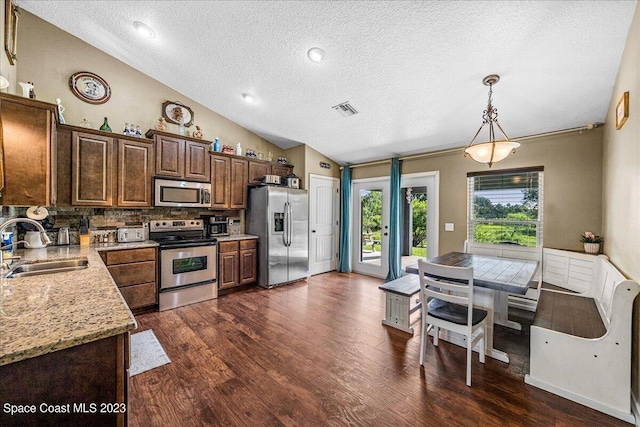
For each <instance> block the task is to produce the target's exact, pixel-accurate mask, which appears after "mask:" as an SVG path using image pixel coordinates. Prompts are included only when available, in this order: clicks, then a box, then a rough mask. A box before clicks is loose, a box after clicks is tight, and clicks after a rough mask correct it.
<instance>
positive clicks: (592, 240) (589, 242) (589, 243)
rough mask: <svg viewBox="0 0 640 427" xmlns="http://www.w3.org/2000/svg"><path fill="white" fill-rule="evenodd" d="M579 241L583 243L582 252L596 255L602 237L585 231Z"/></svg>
mask: <svg viewBox="0 0 640 427" xmlns="http://www.w3.org/2000/svg"><path fill="white" fill-rule="evenodd" d="M580 241H581V242H582V243H584V251H585V252H586V253H588V254H597V253H598V252H600V243H602V237H600V236H599V235H598V234H593V233H592V232H590V231H585V232H584V233H582V236H580Z"/></svg>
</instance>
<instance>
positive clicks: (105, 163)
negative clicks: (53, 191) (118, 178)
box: [71, 132, 113, 206]
mask: <svg viewBox="0 0 640 427" xmlns="http://www.w3.org/2000/svg"><path fill="white" fill-rule="evenodd" d="M112 160H113V138H110V137H108V136H102V135H93V134H90V133H82V132H73V136H72V147H71V161H72V163H71V176H72V180H71V204H72V205H74V206H112V205H113V187H112V179H113V166H112V165H113V161H112Z"/></svg>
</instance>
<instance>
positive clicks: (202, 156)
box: [147, 130, 211, 181]
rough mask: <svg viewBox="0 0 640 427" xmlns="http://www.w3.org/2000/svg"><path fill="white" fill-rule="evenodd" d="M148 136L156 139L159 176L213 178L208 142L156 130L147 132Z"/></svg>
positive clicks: (205, 179) (191, 178)
mask: <svg viewBox="0 0 640 427" xmlns="http://www.w3.org/2000/svg"><path fill="white" fill-rule="evenodd" d="M147 137H153V139H154V141H155V145H156V153H155V154H156V162H155V163H156V170H155V174H156V175H157V176H164V177H168V178H176V179H186V180H189V181H209V180H211V164H210V161H209V143H208V142H204V141H199V140H194V139H189V138H186V137H176V136H175V135H172V134H166V133H164V132H160V131H155V130H154V131H151V130H150V131H149V132H147Z"/></svg>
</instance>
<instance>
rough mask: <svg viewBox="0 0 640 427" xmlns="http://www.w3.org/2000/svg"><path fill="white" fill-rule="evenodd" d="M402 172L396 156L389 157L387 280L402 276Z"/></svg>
mask: <svg viewBox="0 0 640 427" xmlns="http://www.w3.org/2000/svg"><path fill="white" fill-rule="evenodd" d="M401 174H402V162H401V161H400V159H398V158H397V157H394V158H393V159H391V177H390V180H391V182H390V184H391V185H390V187H391V194H390V199H389V202H390V203H389V205H390V209H391V212H390V214H389V273H388V274H387V282H389V281H391V280H395V279H397V278H398V277H402V263H401V257H402V254H401V253H400V251H401V249H402V248H401V247H400V244H401V239H400V238H401V236H402V235H401V223H400V194H401V189H400V176H401Z"/></svg>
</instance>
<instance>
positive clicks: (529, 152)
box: [352, 128, 602, 254]
mask: <svg viewBox="0 0 640 427" xmlns="http://www.w3.org/2000/svg"><path fill="white" fill-rule="evenodd" d="M601 158H602V129H601V128H598V129H595V130H593V131H584V132H582V133H578V132H572V133H569V134H564V135H558V136H554V137H544V138H542V137H541V138H536V139H531V140H527V141H523V142H522V146H521V147H520V148H519V149H518V151H517V153H516V154H514V155H511V156H509V157H508V158H507V159H506V160H504V161H502V162H500V163H497V164H495V165H494V166H493V170H495V171H499V170H500V169H510V168H520V167H527V166H544V229H543V232H544V246H545V247H552V248H561V249H576V250H581V249H582V246H581V245H582V244H581V243H580V234H581V233H582V232H583V231H585V230H590V231H593V232H594V233H601V232H602V215H601V209H602V204H601V197H602V165H601V162H600V159H601ZM586 165H588V167H587V166H586ZM389 170H390V164H388V163H387V164H383V165H375V166H371V167H362V168H355V169H354V170H353V174H352V178H353V179H359V178H370V177H375V176H388V175H389ZM485 170H488V167H487V166H486V165H481V164H479V163H476V162H474V161H473V160H471V159H469V158H465V157H464V156H463V155H462V152H459V153H451V154H444V155H438V156H433V157H427V158H422V159H416V160H405V161H403V163H402V173H403V174H408V173H417V172H428V171H439V172H440V200H439V217H440V224H439V227H440V230H439V231H440V233H439V235H440V241H439V252H440V253H441V254H443V253H446V252H450V251H461V250H462V249H463V244H464V241H465V239H466V237H467V236H466V225H467V211H466V207H467V172H472V171H485ZM446 222H452V223H454V225H455V231H453V232H450V231H444V223H446Z"/></svg>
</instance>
